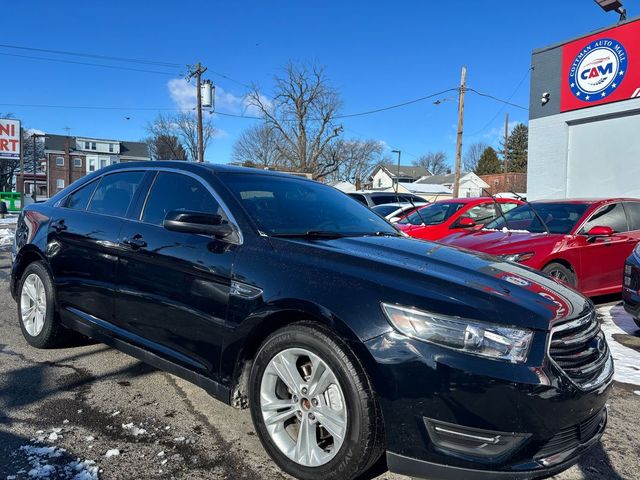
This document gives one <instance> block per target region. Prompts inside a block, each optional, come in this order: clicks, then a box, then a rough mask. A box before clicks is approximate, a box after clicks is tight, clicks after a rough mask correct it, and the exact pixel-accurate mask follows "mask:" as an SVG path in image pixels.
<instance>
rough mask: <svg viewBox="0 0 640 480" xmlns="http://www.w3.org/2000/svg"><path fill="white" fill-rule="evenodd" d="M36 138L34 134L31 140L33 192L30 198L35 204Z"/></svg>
mask: <svg viewBox="0 0 640 480" xmlns="http://www.w3.org/2000/svg"><path fill="white" fill-rule="evenodd" d="M36 137H37V135H36V134H35V133H34V134H33V135H32V136H31V138H33V155H32V157H33V191H32V192H31V198H33V203H36V199H37V195H36Z"/></svg>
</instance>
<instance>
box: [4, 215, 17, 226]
mask: <svg viewBox="0 0 640 480" xmlns="http://www.w3.org/2000/svg"><path fill="white" fill-rule="evenodd" d="M17 221H18V216H17V215H7V216H6V217H4V218H0V225H13V224H14V223H17Z"/></svg>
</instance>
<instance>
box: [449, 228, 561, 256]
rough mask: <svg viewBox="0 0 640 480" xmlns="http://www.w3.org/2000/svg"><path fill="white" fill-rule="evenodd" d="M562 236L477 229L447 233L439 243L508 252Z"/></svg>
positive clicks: (539, 245)
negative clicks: (475, 230)
mask: <svg viewBox="0 0 640 480" xmlns="http://www.w3.org/2000/svg"><path fill="white" fill-rule="evenodd" d="M563 238H564V236H563V235H560V234H553V233H551V234H549V233H530V232H524V231H495V230H479V231H477V232H471V233H467V232H465V233H458V234H453V235H449V236H448V237H446V238H443V239H442V240H441V243H445V244H447V245H453V246H456V247H460V248H467V249H469V250H475V251H478V252H485V253H490V254H494V255H497V254H500V255H502V254H508V253H522V252H529V251H535V250H536V249H538V248H540V247H543V246H549V245H553V244H555V243H557V242H559V241H561V240H562V239H563Z"/></svg>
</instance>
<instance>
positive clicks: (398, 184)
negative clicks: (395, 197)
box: [391, 150, 402, 194]
mask: <svg viewBox="0 0 640 480" xmlns="http://www.w3.org/2000/svg"><path fill="white" fill-rule="evenodd" d="M391 152H392V153H397V154H398V170H397V171H396V194H397V193H398V188H399V187H400V155H401V154H402V152H401V151H400V150H391Z"/></svg>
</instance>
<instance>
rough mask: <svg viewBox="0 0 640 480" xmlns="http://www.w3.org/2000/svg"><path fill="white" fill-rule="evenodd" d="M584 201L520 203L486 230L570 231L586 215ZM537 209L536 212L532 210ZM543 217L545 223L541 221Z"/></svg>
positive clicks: (491, 223) (489, 224)
mask: <svg viewBox="0 0 640 480" xmlns="http://www.w3.org/2000/svg"><path fill="white" fill-rule="evenodd" d="M587 206H588V205H586V204H584V203H547V202H542V203H534V204H533V205H528V204H524V205H520V206H519V207H516V208H514V209H513V210H510V211H508V212H506V213H505V214H504V216H505V217H506V221H505V218H502V217H498V218H496V219H495V220H494V221H493V222H489V223H487V224H486V225H485V226H484V229H485V230H502V229H505V228H506V229H508V230H526V231H527V232H531V233H544V232H546V231H547V230H546V229H545V225H546V226H547V227H548V228H549V232H550V233H560V234H566V233H569V232H570V231H571V230H572V229H573V227H574V226H575V225H576V223H578V221H579V220H580V219H581V218H582V216H583V215H584V212H585V211H586V209H587ZM532 207H533V208H534V209H535V212H534V211H533V210H532ZM536 213H537V214H538V216H539V217H540V218H542V220H543V222H544V224H545V225H543V224H542V222H540V218H538V216H536Z"/></svg>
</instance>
